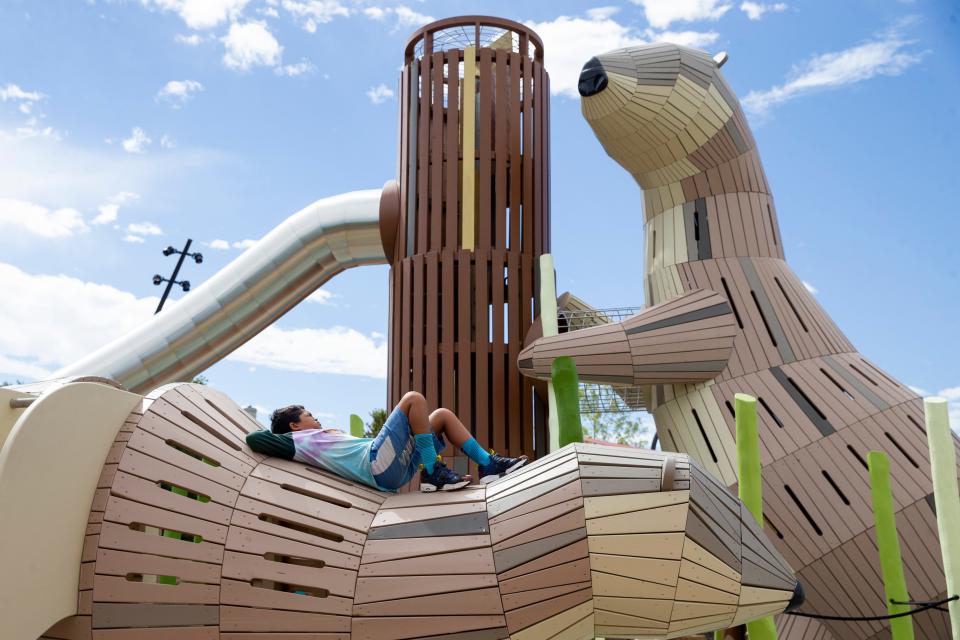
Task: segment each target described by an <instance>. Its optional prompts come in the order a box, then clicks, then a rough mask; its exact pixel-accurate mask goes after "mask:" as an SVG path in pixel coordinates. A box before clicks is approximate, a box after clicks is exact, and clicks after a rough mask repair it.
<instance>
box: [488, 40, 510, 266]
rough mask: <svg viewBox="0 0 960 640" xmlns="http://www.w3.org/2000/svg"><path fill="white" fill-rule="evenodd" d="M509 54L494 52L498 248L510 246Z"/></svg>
mask: <svg viewBox="0 0 960 640" xmlns="http://www.w3.org/2000/svg"><path fill="white" fill-rule="evenodd" d="M509 59H510V53H509V52H508V51H504V50H503V49H497V50H496V52H495V65H496V66H495V67H494V69H495V72H494V81H495V83H496V87H495V97H494V116H493V129H494V163H495V165H494V208H493V212H492V213H493V216H494V234H493V246H494V247H495V248H497V249H501V250H503V249H506V248H507V242H508V238H507V202H508V198H509V195H510V194H509V192H508V190H507V160H508V157H509V154H510V146H509V143H510V141H509V138H508V135H509V132H510V131H509V126H510V121H509V109H510V69H509V65H508V61H509Z"/></svg>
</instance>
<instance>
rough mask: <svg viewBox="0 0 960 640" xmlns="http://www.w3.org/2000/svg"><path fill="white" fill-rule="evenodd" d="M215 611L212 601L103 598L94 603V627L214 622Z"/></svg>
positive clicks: (192, 624)
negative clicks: (145, 601)
mask: <svg viewBox="0 0 960 640" xmlns="http://www.w3.org/2000/svg"><path fill="white" fill-rule="evenodd" d="M218 614H219V608H218V607H216V606H211V605H199V604H197V605H193V604H124V603H106V602H105V603H97V604H95V605H93V629H94V631H96V630H97V629H122V628H128V627H183V626H201V625H215V624H217V621H218V618H219V616H218Z"/></svg>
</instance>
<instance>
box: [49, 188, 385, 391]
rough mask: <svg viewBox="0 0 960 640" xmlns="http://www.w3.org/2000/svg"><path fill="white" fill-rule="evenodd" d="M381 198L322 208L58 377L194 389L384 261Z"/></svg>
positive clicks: (345, 197) (355, 197)
mask: <svg viewBox="0 0 960 640" xmlns="http://www.w3.org/2000/svg"><path fill="white" fill-rule="evenodd" d="M380 196H381V189H368V190H364V191H351V192H347V193H343V194H340V195H337V196H332V197H329V198H323V199H321V200H317V201H316V202H314V203H313V204H311V205H309V206H307V207H306V208H304V209H302V210H300V211H298V212H297V213H295V214H293V215H292V216H290V217H289V218H287V219H286V220H285V221H284V222H282V223H281V224H280V225H278V226H277V227H276V228H275V229H273V231H271V232H270V233H268V234H267V235H266V236H264V237H263V238H262V239H261V240H260V241H259V242H257V244H256V245H254V246H253V247H251V248H250V249H248V250H247V251H245V252H244V253H243V254H242V255H241V256H240V257H238V258H237V259H236V260H234V261H233V262H231V263H230V264H229V265H227V266H226V267H224V268H223V269H221V270H220V271H219V272H218V273H217V274H216V275H214V276H213V277H211V278H210V279H209V280H207V281H206V282H204V283H203V284H202V285H201V286H199V287H197V288H196V289H195V290H194V291H193V292H192V293H190V294H189V295H187V296H185V297H184V298H183V299H182V300H180V301H179V302H178V303H177V304H176V305H174V306H172V307H170V308H168V309H166V310H164V311H163V312H161V313H159V314H157V315H156V316H154V317H153V318H152V319H151V320H150V321H149V322H145V323H144V324H142V325H141V326H140V327H138V328H136V329H135V330H133V331H131V332H129V333H127V334H126V335H124V336H121V337H120V338H118V339H116V340H114V341H113V342H111V343H109V344H107V345H105V346H104V347H102V348H100V349H98V350H97V351H95V352H93V353H92V354H90V355H89V356H87V357H85V358H83V359H81V360H79V361H78V362H75V363H73V364H71V365H69V366H67V367H65V368H63V369H61V370H60V371H58V372H56V373H55V374H54V376H53V377H54V378H66V377H70V376H77V375H84V376H89V375H98V376H104V377H108V378H111V379H113V380H116V381H117V382H119V383H121V384H122V385H123V386H124V387H126V388H127V389H129V390H130V391H133V392H135V393H146V392H148V391H150V390H151V389H154V388H156V387H159V386H161V385H163V384H165V383H167V382H171V381H174V380H189V379H191V378H192V377H193V376H194V375H196V374H197V373H199V372H200V371H203V370H204V369H206V368H207V367H209V366H211V365H212V364H214V363H215V362H217V361H219V360H221V359H222V358H224V357H225V356H227V355H228V354H230V353H231V352H232V351H234V350H235V349H237V348H238V347H240V346H241V345H242V344H243V343H245V342H246V341H247V340H249V339H250V338H252V337H253V336H255V335H257V334H258V333H259V332H261V331H263V330H264V329H265V328H267V327H268V326H270V324H272V323H273V322H274V321H275V320H277V318H279V317H280V316H282V315H283V314H285V313H286V312H287V311H289V310H290V309H292V308H293V307H294V306H296V305H297V304H298V303H300V302H301V301H303V300H304V299H305V298H306V297H307V296H309V295H310V294H311V293H313V292H314V291H316V290H317V289H318V288H320V287H321V286H322V285H323V284H324V283H326V282H327V281H328V280H330V278H332V277H333V276H335V275H336V274H338V273H340V272H341V271H344V270H346V269H349V268H351V267H357V266H361V265H367V264H382V263H385V262H386V258H385V257H384V250H383V245H382V243H381V240H380V228H379V208H380Z"/></svg>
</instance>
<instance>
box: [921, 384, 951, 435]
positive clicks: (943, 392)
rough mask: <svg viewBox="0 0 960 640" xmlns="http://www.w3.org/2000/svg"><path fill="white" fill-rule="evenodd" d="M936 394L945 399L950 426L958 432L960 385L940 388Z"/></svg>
mask: <svg viewBox="0 0 960 640" xmlns="http://www.w3.org/2000/svg"><path fill="white" fill-rule="evenodd" d="M921 395H926V394H921ZM936 395H937V396H938V397H940V398H943V399H944V400H946V401H947V417H948V418H949V420H950V428H951V429H953V430H954V431H955V432H957V433H958V434H960V386H958V387H947V388H945V389H940V391H938V392H937V394H936Z"/></svg>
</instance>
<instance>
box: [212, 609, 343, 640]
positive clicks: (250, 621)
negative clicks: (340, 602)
mask: <svg viewBox="0 0 960 640" xmlns="http://www.w3.org/2000/svg"><path fill="white" fill-rule="evenodd" d="M351 621H352V618H351V617H349V616H336V615H326V614H317V613H309V612H304V611H280V610H276V609H263V608H253V607H236V606H229V605H226V604H225V605H222V606H221V607H220V630H221V631H224V632H230V631H254V632H256V631H261V632H276V633H283V632H310V633H324V632H327V633H335V632H338V631H339V632H346V633H347V634H349V633H350V623H351ZM243 637H246V636H245V635H244V636H243ZM333 637H337V636H333Z"/></svg>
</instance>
